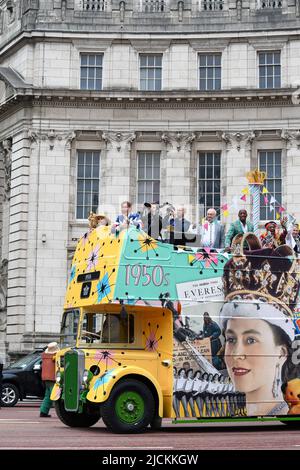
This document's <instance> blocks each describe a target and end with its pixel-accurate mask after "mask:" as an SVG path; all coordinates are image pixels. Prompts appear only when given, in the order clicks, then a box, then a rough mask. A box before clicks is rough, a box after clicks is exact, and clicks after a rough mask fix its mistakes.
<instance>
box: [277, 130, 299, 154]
mask: <svg viewBox="0 0 300 470" xmlns="http://www.w3.org/2000/svg"><path fill="white" fill-rule="evenodd" d="M280 137H281V138H282V139H283V140H285V141H286V146H287V148H288V149H292V148H296V149H298V150H299V149H300V130H299V129H298V130H294V131H291V130H287V129H282V132H281V136H280Z"/></svg>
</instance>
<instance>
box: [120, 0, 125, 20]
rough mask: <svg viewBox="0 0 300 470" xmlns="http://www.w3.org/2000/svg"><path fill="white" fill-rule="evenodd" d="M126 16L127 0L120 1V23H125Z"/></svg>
mask: <svg viewBox="0 0 300 470" xmlns="http://www.w3.org/2000/svg"><path fill="white" fill-rule="evenodd" d="M124 18H125V2H124V1H122V2H120V23H124Z"/></svg>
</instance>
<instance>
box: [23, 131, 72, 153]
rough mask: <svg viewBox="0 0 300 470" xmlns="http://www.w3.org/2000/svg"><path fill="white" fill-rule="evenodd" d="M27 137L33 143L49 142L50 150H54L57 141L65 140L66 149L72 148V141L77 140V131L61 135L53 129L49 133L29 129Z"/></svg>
mask: <svg viewBox="0 0 300 470" xmlns="http://www.w3.org/2000/svg"><path fill="white" fill-rule="evenodd" d="M27 135H28V138H29V139H30V140H31V142H32V143H37V142H38V141H40V140H41V141H46V140H49V148H50V150H53V148H54V145H55V141H56V140H59V141H61V140H65V141H66V148H70V146H71V144H72V141H73V140H74V139H75V138H76V133H75V131H71V132H61V133H59V132H56V131H54V130H53V129H51V130H50V131H49V132H39V131H36V130H33V129H28V131H27Z"/></svg>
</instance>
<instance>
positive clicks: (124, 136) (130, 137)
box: [102, 131, 136, 152]
mask: <svg viewBox="0 0 300 470" xmlns="http://www.w3.org/2000/svg"><path fill="white" fill-rule="evenodd" d="M135 138H136V135H135V133H134V132H112V131H107V132H103V134H102V139H103V140H105V142H106V144H107V145H110V147H111V148H112V149H113V148H116V149H117V151H118V152H120V150H121V148H122V147H124V148H126V147H127V146H129V147H130V144H131V143H132V142H133V141H134V140H135Z"/></svg>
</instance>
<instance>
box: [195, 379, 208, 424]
mask: <svg viewBox="0 0 300 470" xmlns="http://www.w3.org/2000/svg"><path fill="white" fill-rule="evenodd" d="M203 375H204V374H203ZM206 387H207V382H206V381H205V380H204V379H203V376H202V372H201V370H196V372H195V374H194V383H193V396H192V399H193V401H194V406H195V405H197V408H198V411H199V413H198V414H197V415H198V416H203V408H204V392H205V389H206Z"/></svg>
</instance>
